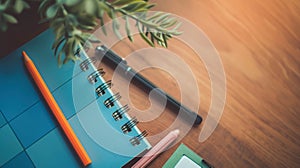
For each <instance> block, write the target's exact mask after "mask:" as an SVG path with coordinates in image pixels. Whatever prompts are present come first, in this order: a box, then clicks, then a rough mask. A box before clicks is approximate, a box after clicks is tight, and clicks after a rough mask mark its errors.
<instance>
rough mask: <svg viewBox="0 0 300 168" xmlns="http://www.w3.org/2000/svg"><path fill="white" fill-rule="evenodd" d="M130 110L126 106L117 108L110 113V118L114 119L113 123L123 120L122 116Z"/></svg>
mask: <svg viewBox="0 0 300 168" xmlns="http://www.w3.org/2000/svg"><path fill="white" fill-rule="evenodd" d="M129 110H130V108H129V106H128V104H126V105H125V106H123V107H121V108H119V109H118V110H116V111H115V112H113V113H112V117H113V118H114V119H115V121H118V120H121V119H122V118H123V114H124V113H126V112H128V111H129Z"/></svg>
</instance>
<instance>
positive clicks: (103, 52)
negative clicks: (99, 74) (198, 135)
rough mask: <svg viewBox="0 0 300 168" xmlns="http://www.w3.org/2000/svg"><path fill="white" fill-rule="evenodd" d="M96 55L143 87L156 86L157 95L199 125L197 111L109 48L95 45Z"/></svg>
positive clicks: (148, 88)
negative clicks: (138, 71)
mask: <svg viewBox="0 0 300 168" xmlns="http://www.w3.org/2000/svg"><path fill="white" fill-rule="evenodd" d="M96 55H97V56H101V57H102V58H103V60H104V61H105V60H106V61H109V63H111V64H113V66H115V67H117V66H118V68H121V69H122V71H124V72H125V73H124V74H125V75H127V76H128V77H130V78H132V79H133V80H136V81H138V82H139V83H141V84H142V85H143V87H145V88H146V89H147V90H149V91H151V90H153V89H155V88H156V89H155V91H156V92H157V93H158V95H160V96H162V97H166V98H167V101H168V102H169V103H170V105H172V106H173V107H174V108H175V109H176V110H177V111H176V112H178V110H180V109H181V110H182V111H183V115H182V116H183V117H184V118H185V119H186V120H187V121H189V122H190V121H194V122H193V125H194V126H196V125H199V124H200V123H201V122H202V118H201V117H200V116H199V115H197V113H195V112H193V111H191V110H190V109H188V108H187V107H185V106H183V105H182V104H181V103H179V102H178V101H176V100H175V99H174V98H173V97H171V96H170V95H168V94H166V93H165V92H164V91H162V90H161V89H160V88H158V87H157V86H155V85H154V84H153V83H152V82H150V81H149V80H147V79H146V78H145V77H143V76H142V75H141V74H139V73H137V72H136V71H135V70H133V69H132V68H131V67H130V66H128V65H127V62H126V60H124V59H122V58H121V57H119V56H118V55H117V54H116V53H114V52H113V51H111V50H109V49H108V48H107V47H105V46H104V45H102V46H98V47H96ZM172 111H174V110H172Z"/></svg>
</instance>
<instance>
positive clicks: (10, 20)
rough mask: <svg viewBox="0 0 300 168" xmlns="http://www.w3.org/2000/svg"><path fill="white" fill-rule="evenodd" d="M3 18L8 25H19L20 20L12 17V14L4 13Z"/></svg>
mask: <svg viewBox="0 0 300 168" xmlns="http://www.w3.org/2000/svg"><path fill="white" fill-rule="evenodd" d="M3 18H4V19H5V20H6V21H7V22H8V23H11V24H16V23H18V20H17V19H16V18H15V17H14V16H12V15H10V14H7V13H3Z"/></svg>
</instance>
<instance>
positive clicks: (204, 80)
mask: <svg viewBox="0 0 300 168" xmlns="http://www.w3.org/2000/svg"><path fill="white" fill-rule="evenodd" d="M185 2H186V3H182V2H181V1H171V0H166V1H157V2H156V3H157V4H158V5H157V7H156V8H155V9H156V10H162V11H166V12H172V13H175V14H177V15H179V16H182V17H185V18H187V19H189V20H190V21H192V22H193V23H194V24H196V25H197V26H198V27H199V28H201V29H202V30H203V31H204V32H205V33H206V34H207V35H208V37H209V38H210V39H211V41H212V42H213V44H214V45H215V47H216V48H217V50H218V52H219V53H220V57H221V59H222V62H223V66H224V69H225V73H226V79H227V98H226V105H225V109H224V113H223V116H222V118H221V120H220V122H219V125H218V127H217V128H216V130H215V131H214V133H213V134H212V135H211V136H210V138H209V139H208V140H206V141H205V142H203V143H199V142H198V136H199V133H200V130H201V127H202V126H203V124H202V125H201V126H200V127H197V128H192V129H191V131H190V132H189V133H188V134H187V136H185V137H184V138H183V140H182V142H183V143H185V144H187V145H188V146H189V147H190V148H192V149H193V150H194V151H195V152H197V153H198V154H199V155H201V156H202V157H203V158H205V159H206V160H207V161H208V162H210V163H211V164H213V165H214V166H215V167H299V166H300V141H299V139H300V124H299V121H300V115H299V108H300V103H299V95H300V89H299V86H298V85H299V83H300V58H299V55H300V49H299V46H300V29H299V27H300V12H299V11H300V3H299V1H296V0H289V1H281V0H272V1H271V0H264V1H259V0H252V1H237V0H227V1H202V0H189V1H185ZM21 28H22V27H21ZM43 28H44V27H43V26H40V27H36V28H34V29H23V30H22V29H20V30H18V31H21V30H22V34H27V32H28V34H30V35H31V37H29V36H26V37H25V36H17V35H18V34H17V35H16V33H15V34H14V33H12V32H14V31H9V32H8V33H6V34H4V35H5V37H12V38H9V39H11V40H16V39H18V38H21V39H22V41H24V42H25V41H27V40H29V39H31V38H32V37H33V35H34V34H36V33H37V32H39V31H41V30H42V29H43ZM16 29H17V28H16ZM18 31H16V32H18ZM19 35H20V34H19ZM1 37H3V34H2V33H1ZM3 42H4V41H3V38H2V39H1V46H7V43H6V45H3V44H4V43H3ZM21 43H22V42H19V43H14V42H10V43H9V44H8V46H7V47H5V48H10V50H12V49H16V48H17V47H18V46H19V45H20V44H21ZM177 44H179V43H178V42H177V41H176V40H172V41H170V43H169V50H170V51H172V52H174V53H178V54H181V56H182V58H183V59H184V60H185V61H186V62H187V63H188V65H189V66H190V68H191V69H192V71H193V72H194V73H195V76H196V78H197V83H198V87H199V92H200V93H201V101H200V102H201V104H200V106H201V111H199V114H200V115H201V116H203V117H204V119H205V118H206V116H207V112H208V109H209V106H210V103H211V102H210V98H211V87H210V80H209V77H208V74H207V71H206V69H205V64H204V63H203V62H202V61H201V60H200V59H196V58H197V56H196V55H195V53H193V52H192V51H190V50H188V49H186V48H185V47H184V46H178V45H177ZM142 46H145V44H144V43H143V42H142V41H140V40H139V39H138V38H136V40H135V43H134V44H130V43H129V42H128V40H124V41H122V42H120V43H118V44H117V45H116V46H115V47H113V49H114V50H115V51H116V52H118V53H119V54H120V55H123V56H126V55H128V54H129V53H131V52H132V51H134V50H136V49H139V48H141V47H142ZM7 50H9V49H6V50H2V49H1V55H2V56H3V55H5V54H7V53H8V52H9V51H7ZM5 52H6V53H5ZM3 53H5V54H3ZM104 66H105V65H104ZM105 69H106V71H108V74H112V73H113V72H112V70H111V69H110V68H108V67H105ZM142 73H143V74H144V75H145V76H147V77H148V78H150V79H151V80H152V81H153V82H154V83H156V84H157V85H158V86H160V87H162V88H163V89H164V90H165V91H167V92H168V93H170V94H171V95H173V96H174V97H176V98H177V99H179V98H180V97H181V95H180V92H179V88H178V85H177V83H176V81H175V79H173V78H172V77H171V76H170V75H169V74H168V73H166V72H163V71H160V70H158V69H147V70H145V71H143V72H142ZM105 78H107V79H108V78H110V76H109V75H108V76H106V77H105ZM130 99H131V101H132V102H133V104H134V105H135V106H136V108H139V109H141V110H143V109H147V108H148V107H149V106H150V102H149V101H148V98H147V94H145V93H144V92H143V91H141V90H140V89H139V88H137V87H135V86H131V87H130ZM133 113H134V112H133ZM175 118H176V116H175V115H174V114H173V113H172V112H171V111H170V110H169V109H166V110H165V112H164V113H163V114H162V115H161V116H160V117H159V118H156V119H155V120H153V121H149V122H142V123H140V127H141V129H143V128H147V130H148V132H149V134H150V136H151V135H155V134H157V133H160V132H161V131H163V130H164V129H165V128H167V127H168V126H169V125H170V124H171V123H172V122H173V120H174V119H175ZM152 143H155V141H153V142H152ZM178 145H179V143H178V144H176V145H175V146H174V147H172V148H171V149H170V150H168V151H166V152H164V153H162V154H161V155H160V157H159V158H157V159H156V160H155V161H154V162H153V163H151V165H149V167H161V166H162V165H163V164H164V163H165V162H166V160H167V159H168V158H169V157H170V156H171V154H172V153H173V152H174V151H175V149H176V148H177V147H178Z"/></svg>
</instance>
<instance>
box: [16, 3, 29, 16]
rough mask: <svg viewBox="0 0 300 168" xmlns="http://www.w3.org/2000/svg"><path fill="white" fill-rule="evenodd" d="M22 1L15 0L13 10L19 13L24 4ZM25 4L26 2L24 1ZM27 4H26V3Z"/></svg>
mask: <svg viewBox="0 0 300 168" xmlns="http://www.w3.org/2000/svg"><path fill="white" fill-rule="evenodd" d="M24 3H26V2H24V1H22V0H16V1H15V4H14V11H15V12H16V13H17V14H19V13H21V12H22V11H23V9H24V8H25V5H24ZM26 4H27V3H26ZM27 5H28V4H27Z"/></svg>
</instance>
